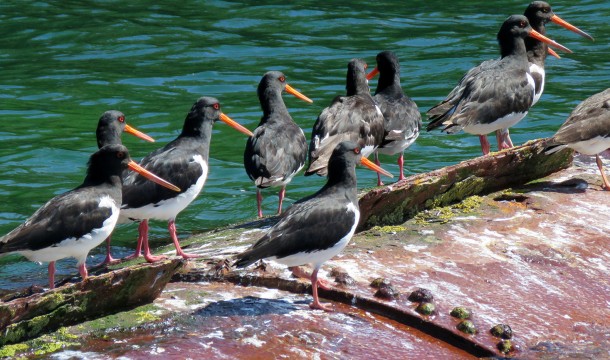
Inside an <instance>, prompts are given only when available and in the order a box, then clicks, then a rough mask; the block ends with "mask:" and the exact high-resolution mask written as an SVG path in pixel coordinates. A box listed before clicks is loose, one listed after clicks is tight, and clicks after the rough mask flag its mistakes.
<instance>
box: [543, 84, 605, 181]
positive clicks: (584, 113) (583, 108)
mask: <svg viewBox="0 0 610 360" xmlns="http://www.w3.org/2000/svg"><path fill="white" fill-rule="evenodd" d="M566 147H569V148H572V149H574V150H576V151H578V152H579V153H581V154H585V155H595V160H596V162H597V167H598V168H599V172H600V173H601V174H602V181H603V187H604V189H606V190H610V182H608V179H607V178H606V174H605V173H604V165H603V163H602V159H601V158H600V157H599V153H601V152H602V151H604V150H606V149H608V148H610V88H608V89H606V90H604V91H602V92H600V93H597V94H595V95H593V96H591V97H589V98H588V99H586V100H584V101H583V102H581V103H580V104H578V106H577V107H576V108H574V110H573V111H572V113H571V114H570V116H569V117H568V119H567V120H566V122H565V123H563V125H561V127H560V128H559V130H557V133H555V135H553V137H552V138H551V139H550V141H549V143H548V147H547V148H546V153H547V154H552V153H554V152H556V151H559V150H561V149H563V148H566Z"/></svg>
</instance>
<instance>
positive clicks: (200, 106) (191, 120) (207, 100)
mask: <svg viewBox="0 0 610 360" xmlns="http://www.w3.org/2000/svg"><path fill="white" fill-rule="evenodd" d="M218 120H221V121H222V122H224V123H226V124H227V125H229V126H231V127H232V128H234V129H236V130H237V131H239V132H242V133H244V134H246V135H248V136H252V132H251V131H250V130H248V129H246V128H245V127H243V126H241V125H240V124H238V123H237V122H235V121H233V119H231V118H230V117H228V116H227V115H225V114H223V113H222V111H220V103H219V102H218V100H217V99H216V98H213V97H209V96H203V97H200V98H199V99H198V100H197V101H196V102H195V104H193V107H191V111H189V113H188V115H186V119H185V120H184V126H183V127H182V134H180V136H181V137H184V136H187V137H203V138H207V139H208V140H207V141H209V139H210V137H211V136H212V125H213V124H214V123H215V122H216V121H218ZM208 144H209V143H208Z"/></svg>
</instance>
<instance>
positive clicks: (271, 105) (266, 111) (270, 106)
mask: <svg viewBox="0 0 610 360" xmlns="http://www.w3.org/2000/svg"><path fill="white" fill-rule="evenodd" d="M258 99H259V101H260V103H261V109H262V110H263V118H262V119H267V118H269V115H271V114H273V113H282V114H284V113H285V114H288V109H287V108H286V104H285V103H284V99H283V98H282V93H281V92H279V91H273V90H270V89H268V90H266V91H265V93H264V94H259V97H258Z"/></svg>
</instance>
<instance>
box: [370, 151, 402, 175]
mask: <svg viewBox="0 0 610 360" xmlns="http://www.w3.org/2000/svg"><path fill="white" fill-rule="evenodd" d="M404 166H405V159H404V153H400V156H399V157H398V168H399V169H400V176H399V177H398V180H404V179H405V173H404V170H403V167H404ZM377 175H378V176H379V173H377Z"/></svg>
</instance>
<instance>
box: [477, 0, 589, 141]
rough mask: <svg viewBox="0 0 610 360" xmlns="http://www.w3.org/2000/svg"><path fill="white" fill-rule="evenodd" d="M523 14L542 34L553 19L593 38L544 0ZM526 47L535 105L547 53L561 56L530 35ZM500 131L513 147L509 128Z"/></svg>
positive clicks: (533, 27)
mask: <svg viewBox="0 0 610 360" xmlns="http://www.w3.org/2000/svg"><path fill="white" fill-rule="evenodd" d="M523 15H525V17H526V18H527V20H528V21H529V22H530V26H531V27H532V29H534V30H536V31H537V32H539V33H540V34H542V35H546V24H547V23H548V22H549V21H551V22H553V23H555V24H557V25H560V26H563V27H564V28H566V29H568V30H570V31H573V32H575V33H577V34H578V35H580V36H582V37H585V38H587V39H589V40H593V37H592V36H591V35H589V34H587V33H586V32H584V31H582V30H580V29H579V28H577V27H576V26H574V25H572V24H570V23H568V22H567V21H565V20H563V19H561V18H560V17H559V16H557V15H556V14H555V13H554V12H553V10H552V9H551V5H549V4H548V3H546V2H544V1H534V2H532V3H530V4H529V5H528V7H527V8H526V9H525V12H524V13H523ZM525 49H526V50H527V61H528V62H529V65H530V74H531V75H532V77H533V78H534V84H535V90H534V101H533V103H532V106H533V105H534V104H536V103H537V102H538V100H540V97H541V96H542V92H543V91H544V82H545V78H546V73H545V68H544V63H545V60H546V56H547V54H549V53H550V54H552V55H553V56H555V57H557V58H559V55H557V53H555V51H553V50H551V49H550V48H549V47H548V45H547V44H546V43H544V42H542V41H540V40H537V39H535V38H533V37H529V36H528V37H526V38H525ZM488 61H494V60H488ZM498 131H499V132H501V135H502V137H503V138H504V139H505V141H506V143H507V144H508V146H510V147H512V146H513V142H512V140H511V139H510V135H509V130H508V128H506V129H501V130H498Z"/></svg>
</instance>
